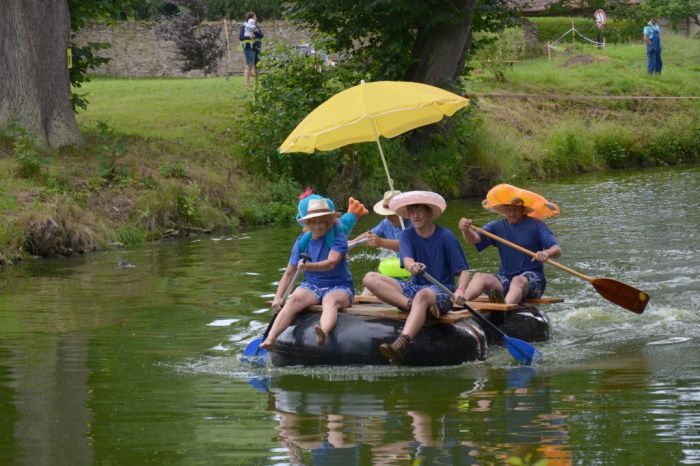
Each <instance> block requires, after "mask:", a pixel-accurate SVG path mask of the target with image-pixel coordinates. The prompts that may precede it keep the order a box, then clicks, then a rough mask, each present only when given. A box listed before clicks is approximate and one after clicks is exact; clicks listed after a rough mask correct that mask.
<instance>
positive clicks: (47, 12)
mask: <svg viewBox="0 0 700 466" xmlns="http://www.w3.org/2000/svg"><path fill="white" fill-rule="evenodd" d="M69 38H70V13H69V11H68V3H67V1H66V0H40V1H38V0H12V1H9V2H3V6H2V8H0V126H4V125H5V124H7V123H8V121H11V120H14V119H17V120H19V122H20V125H21V126H23V127H25V128H26V129H28V130H30V131H32V132H33V134H34V135H35V136H36V138H37V140H38V141H39V142H40V143H45V144H48V145H49V146H51V147H53V148H59V147H61V146H65V145H81V144H82V142H83V138H82V136H81V134H80V131H79V130H78V125H77V124H76V122H75V114H74V113H73V107H72V106H71V89H70V78H69V75H68V65H67V55H66V50H67V49H68V41H69Z"/></svg>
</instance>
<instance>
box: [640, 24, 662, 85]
mask: <svg viewBox="0 0 700 466" xmlns="http://www.w3.org/2000/svg"><path fill="white" fill-rule="evenodd" d="M644 42H646V44H647V72H648V73H649V74H654V73H657V74H661V68H662V67H663V62H662V61H661V29H660V28H659V24H658V23H657V21H656V18H651V21H649V22H648V23H647V25H646V26H644Z"/></svg>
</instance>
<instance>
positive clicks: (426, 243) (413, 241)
mask: <svg viewBox="0 0 700 466" xmlns="http://www.w3.org/2000/svg"><path fill="white" fill-rule="evenodd" d="M399 256H400V257H401V262H402V263H403V259H404V258H406V257H410V258H411V259H413V260H414V261H416V262H422V263H424V264H425V267H426V271H427V272H428V273H429V274H430V275H432V276H433V277H435V279H437V280H438V281H439V282H440V283H442V284H444V285H445V286H447V287H448V288H449V289H451V290H454V287H455V275H457V274H458V273H460V272H462V271H463V270H468V269H469V265H467V259H466V258H465V257H464V251H463V250H462V246H460V244H459V240H457V237H456V236H455V235H454V233H452V232H451V231H450V230H448V229H447V228H443V227H441V226H440V225H435V231H434V232H433V234H432V235H430V236H429V237H427V238H421V237H420V236H419V235H418V233H417V232H416V230H415V229H414V228H409V229H408V230H404V231H403V232H401V236H400V237H399ZM411 280H412V281H413V283H415V284H417V285H430V284H431V283H430V282H429V281H428V280H426V279H425V278H424V277H423V276H421V275H418V276H412V277H411Z"/></svg>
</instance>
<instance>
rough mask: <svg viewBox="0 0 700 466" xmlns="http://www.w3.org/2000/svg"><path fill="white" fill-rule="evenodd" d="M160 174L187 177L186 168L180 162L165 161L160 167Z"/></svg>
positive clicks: (180, 177)
mask: <svg viewBox="0 0 700 466" xmlns="http://www.w3.org/2000/svg"><path fill="white" fill-rule="evenodd" d="M160 174H161V176H163V178H179V179H183V180H184V179H187V170H186V169H185V167H184V166H183V165H182V163H180V162H173V163H170V162H165V163H164V164H163V165H161V167H160Z"/></svg>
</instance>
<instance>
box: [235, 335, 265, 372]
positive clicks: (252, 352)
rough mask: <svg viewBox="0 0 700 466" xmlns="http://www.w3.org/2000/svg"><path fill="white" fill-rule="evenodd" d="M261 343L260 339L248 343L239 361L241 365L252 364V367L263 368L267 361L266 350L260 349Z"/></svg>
mask: <svg viewBox="0 0 700 466" xmlns="http://www.w3.org/2000/svg"><path fill="white" fill-rule="evenodd" d="M262 341H263V339H262V338H256V339H255V340H253V341H251V342H250V343H248V346H246V348H245V349H244V350H243V353H242V354H241V357H240V358H239V360H240V361H241V362H242V363H246V364H253V365H254V366H264V365H265V362H266V361H267V350H266V349H264V348H260V343H262Z"/></svg>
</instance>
